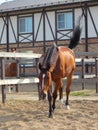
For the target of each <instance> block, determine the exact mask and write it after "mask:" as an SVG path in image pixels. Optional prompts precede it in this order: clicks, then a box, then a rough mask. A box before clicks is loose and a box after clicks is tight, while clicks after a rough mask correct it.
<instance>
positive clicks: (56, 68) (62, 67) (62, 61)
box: [39, 25, 81, 117]
mask: <svg viewBox="0 0 98 130" xmlns="http://www.w3.org/2000/svg"><path fill="white" fill-rule="evenodd" d="M80 35H81V28H80V26H79V25H78V26H76V27H75V29H74V31H73V35H72V37H71V39H70V43H69V46H68V47H64V46H59V47H58V46H57V45H56V44H55V43H54V44H52V45H51V46H50V48H49V49H48V51H47V52H46V54H45V55H44V56H42V61H41V62H39V70H40V73H39V85H40V88H41V95H46V94H48V102H49V117H53V112H54V109H55V102H56V98H57V94H58V92H60V100H62V99H63V83H62V78H64V77H67V86H66V103H65V105H66V107H67V108H68V109H69V93H70V88H71V84H72V76H73V73H74V70H75V55H74V52H73V50H72V49H73V48H75V47H76V46H77V45H78V43H79V39H80ZM52 81H54V83H55V88H54V91H53V92H52V91H51V88H52Z"/></svg>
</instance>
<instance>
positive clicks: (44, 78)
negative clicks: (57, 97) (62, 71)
mask: <svg viewBox="0 0 98 130" xmlns="http://www.w3.org/2000/svg"><path fill="white" fill-rule="evenodd" d="M57 58H58V47H57V46H56V44H52V45H51V46H50V48H49V49H48V51H47V52H46V54H45V55H44V56H43V57H42V61H41V62H39V69H40V74H39V82H40V88H41V92H42V93H44V94H46V93H47V91H48V90H49V89H50V87H51V85H52V72H53V70H54V67H55V65H56V61H57Z"/></svg>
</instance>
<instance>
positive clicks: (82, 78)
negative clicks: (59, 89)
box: [0, 52, 98, 103]
mask: <svg viewBox="0 0 98 130" xmlns="http://www.w3.org/2000/svg"><path fill="white" fill-rule="evenodd" d="M40 57H41V54H34V53H31V54H30V53H11V52H0V60H1V80H0V85H1V89H2V103H5V97H6V93H5V85H8V84H15V85H16V84H29V83H37V84H38V83H39V80H38V78H37V77H35V76H32V77H26V78H23V77H21V78H20V77H19V63H22V61H24V60H23V59H25V62H26V61H28V59H36V60H38V59H39V58H40ZM76 57H79V58H76V64H77V65H79V66H81V67H82V73H81V75H80V74H78V75H76V74H75V75H74V76H73V79H74V80H73V82H80V83H82V88H83V89H84V87H85V82H89V83H90V82H91V83H96V92H97V93H98V52H91V53H90V52H88V53H87V52H82V53H78V54H76ZM80 57H82V58H80ZM85 57H87V58H85ZM7 58H14V59H15V60H10V59H9V60H8V61H9V62H12V61H14V62H16V63H17V78H15V79H5V62H6V59H7ZM36 63H37V62H36ZM85 64H86V65H92V64H93V65H94V67H95V73H94V74H92V73H91V74H86V73H85V68H86V66H85ZM35 67H36V66H35ZM38 88H39V87H38Z"/></svg>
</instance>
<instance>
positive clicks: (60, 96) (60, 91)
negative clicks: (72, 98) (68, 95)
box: [59, 84, 63, 103]
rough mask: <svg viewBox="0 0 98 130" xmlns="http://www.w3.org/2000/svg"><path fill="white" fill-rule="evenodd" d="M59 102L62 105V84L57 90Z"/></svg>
mask: <svg viewBox="0 0 98 130" xmlns="http://www.w3.org/2000/svg"><path fill="white" fill-rule="evenodd" d="M59 100H60V102H61V103H63V84H62V85H61V87H60V88H59Z"/></svg>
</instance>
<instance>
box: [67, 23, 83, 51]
mask: <svg viewBox="0 0 98 130" xmlns="http://www.w3.org/2000/svg"><path fill="white" fill-rule="evenodd" d="M80 35H81V28H80V24H79V25H77V26H76V27H75V30H74V31H73V36H72V37H71V39H70V43H69V46H68V48H70V49H73V48H75V47H76V46H77V45H78V44H79V40H80Z"/></svg>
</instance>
